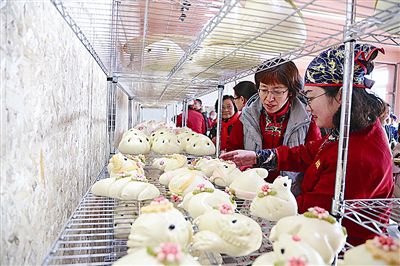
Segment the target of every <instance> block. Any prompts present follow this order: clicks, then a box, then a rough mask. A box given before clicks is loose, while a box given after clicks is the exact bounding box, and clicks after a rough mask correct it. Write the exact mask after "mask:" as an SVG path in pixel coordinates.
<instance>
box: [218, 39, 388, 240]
mask: <svg viewBox="0 0 400 266" xmlns="http://www.w3.org/2000/svg"><path fill="white" fill-rule="evenodd" d="M378 51H380V52H383V49H378V48H375V47H373V46H371V45H367V44H363V45H360V44H356V45H355V49H354V54H355V62H354V79H353V92H352V103H351V121H350V137H349V147H348V161H347V168H346V183H345V191H344V192H345V194H344V197H345V199H373V198H390V197H391V196H392V193H393V188H394V185H393V176H392V163H391V154H390V150H389V147H388V145H387V144H386V138H385V134H384V131H383V130H382V126H381V124H380V122H379V115H380V114H381V113H382V110H383V108H384V103H383V102H382V100H380V99H379V98H378V97H376V96H375V95H373V94H370V93H368V92H367V91H366V90H365V88H371V87H372V85H373V81H371V80H368V79H366V78H365V77H364V76H365V75H367V74H369V73H370V72H371V71H372V70H373V62H372V60H373V59H374V58H375V57H376V56H377V54H378ZM343 65H344V46H343V45H341V46H339V47H335V48H330V49H328V50H327V51H325V52H323V53H321V54H320V55H319V56H318V57H316V58H314V59H313V61H312V62H311V63H310V65H309V66H308V68H307V71H306V76H305V88H304V92H305V95H306V97H307V98H308V101H307V102H308V109H309V111H310V112H311V113H312V116H313V119H314V120H315V122H316V123H317V125H318V126H319V127H324V128H331V129H332V131H331V133H330V134H329V135H327V136H326V137H325V138H324V139H322V140H319V141H315V142H311V143H306V144H305V145H300V146H298V147H292V148H290V147H287V146H281V147H278V148H276V149H265V150H261V149H260V150H258V151H257V152H253V151H233V152H229V153H225V154H223V155H222V156H221V158H223V159H225V160H233V161H234V162H235V163H236V164H238V165H242V164H255V165H258V166H263V167H266V168H267V169H280V170H289V171H299V172H304V180H303V183H302V186H301V188H302V189H301V194H300V195H298V196H297V198H296V199H297V204H298V209H299V213H303V212H305V211H307V209H308V208H310V207H314V206H320V207H323V208H325V209H327V210H330V209H331V206H332V198H333V196H334V188H335V180H336V165H337V155H338V135H339V131H340V130H341V129H340V112H341V110H340V107H341V99H342V98H341V96H342V90H341V88H342V86H343ZM378 215H379V214H378ZM384 222H386V221H384ZM343 224H344V226H345V227H346V228H347V231H348V234H349V237H348V241H349V242H350V243H351V244H353V245H354V244H359V243H363V242H364V241H365V240H366V239H369V238H371V237H372V235H373V234H372V233H371V232H370V231H368V230H366V229H363V228H361V227H360V226H357V225H356V224H354V223H352V222H350V221H348V220H346V219H345V220H344V221H343Z"/></svg>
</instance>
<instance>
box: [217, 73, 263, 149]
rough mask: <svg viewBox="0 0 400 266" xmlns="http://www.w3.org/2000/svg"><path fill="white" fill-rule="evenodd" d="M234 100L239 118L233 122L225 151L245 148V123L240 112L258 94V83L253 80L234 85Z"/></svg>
mask: <svg viewBox="0 0 400 266" xmlns="http://www.w3.org/2000/svg"><path fill="white" fill-rule="evenodd" d="M233 91H234V97H233V99H234V102H235V105H236V107H237V109H238V111H239V119H238V120H237V121H236V122H235V123H234V124H233V127H232V131H231V134H230V138H229V141H228V142H227V144H226V149H225V151H233V150H238V149H243V148H244V144H243V124H242V122H241V121H240V114H241V111H242V109H243V107H244V106H245V105H246V103H247V101H248V100H249V99H250V98H251V97H252V96H253V95H255V94H257V89H256V85H255V84H254V83H253V82H251V81H241V82H239V83H238V84H236V85H235V87H233Z"/></svg>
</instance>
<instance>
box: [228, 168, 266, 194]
mask: <svg viewBox="0 0 400 266" xmlns="http://www.w3.org/2000/svg"><path fill="white" fill-rule="evenodd" d="M260 173H262V172H261V171H256V170H251V171H244V172H241V173H237V176H236V178H234V180H233V181H232V183H231V184H230V185H229V191H230V192H231V193H233V194H234V195H235V196H236V197H238V198H239V199H245V200H252V199H254V198H255V197H256V196H257V194H258V192H259V191H261V187H262V186H263V185H265V184H267V183H266V182H265V181H264V178H263V177H262V176H260Z"/></svg>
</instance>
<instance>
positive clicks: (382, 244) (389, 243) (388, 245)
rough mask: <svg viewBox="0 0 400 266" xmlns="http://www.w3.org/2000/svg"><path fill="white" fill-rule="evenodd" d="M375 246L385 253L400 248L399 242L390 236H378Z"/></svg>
mask: <svg viewBox="0 0 400 266" xmlns="http://www.w3.org/2000/svg"><path fill="white" fill-rule="evenodd" d="M373 243H374V246H376V247H378V248H380V249H383V250H385V251H395V250H398V249H399V248H400V244H399V242H397V241H396V240H394V239H393V238H391V237H389V236H376V237H374V239H373Z"/></svg>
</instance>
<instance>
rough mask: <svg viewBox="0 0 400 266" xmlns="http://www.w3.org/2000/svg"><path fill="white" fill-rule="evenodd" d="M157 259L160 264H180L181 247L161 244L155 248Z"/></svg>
mask: <svg viewBox="0 0 400 266" xmlns="http://www.w3.org/2000/svg"><path fill="white" fill-rule="evenodd" d="M154 251H155V252H156V253H157V259H158V261H160V262H163V261H167V262H180V261H181V260H182V251H181V247H180V246H179V245H178V244H176V243H161V244H160V247H159V248H155V249H154Z"/></svg>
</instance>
